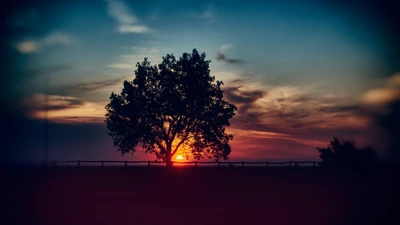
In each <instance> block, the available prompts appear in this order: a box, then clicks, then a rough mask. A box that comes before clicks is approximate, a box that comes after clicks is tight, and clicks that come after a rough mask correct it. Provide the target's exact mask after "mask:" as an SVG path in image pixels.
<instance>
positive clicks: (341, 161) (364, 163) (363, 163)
mask: <svg viewBox="0 0 400 225" xmlns="http://www.w3.org/2000/svg"><path fill="white" fill-rule="evenodd" d="M317 149H318V151H319V152H320V156H319V157H320V158H321V159H322V160H323V161H322V162H321V166H325V167H336V168H365V167H370V166H373V165H375V164H376V162H377V155H376V154H375V152H374V151H373V150H372V149H371V148H365V149H357V148H356V147H355V145H354V143H353V142H351V141H347V140H342V141H341V140H339V139H338V138H337V137H334V138H333V140H332V141H331V142H330V144H329V145H328V147H326V148H318V147H317Z"/></svg>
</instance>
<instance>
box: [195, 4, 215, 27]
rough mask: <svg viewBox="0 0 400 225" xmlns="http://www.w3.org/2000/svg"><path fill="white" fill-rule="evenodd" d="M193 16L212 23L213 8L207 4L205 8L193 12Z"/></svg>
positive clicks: (213, 18) (213, 17) (213, 19)
mask: <svg viewBox="0 0 400 225" xmlns="http://www.w3.org/2000/svg"><path fill="white" fill-rule="evenodd" d="M193 17H194V18H197V19H201V20H204V21H206V22H209V23H212V22H214V21H215V10H214V7H213V6H211V5H208V6H207V7H206V9H205V10H204V11H203V12H201V13H193Z"/></svg>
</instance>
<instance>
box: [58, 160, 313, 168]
mask: <svg viewBox="0 0 400 225" xmlns="http://www.w3.org/2000/svg"><path fill="white" fill-rule="evenodd" d="M106 163H107V164H108V166H110V164H113V165H115V164H121V165H123V166H125V167H128V165H129V164H136V165H137V164H142V165H147V166H148V167H151V164H154V165H156V164H158V165H165V162H157V161H113V160H69V161H53V165H54V166H59V165H67V166H69V164H74V165H76V166H78V167H80V166H84V165H83V164H85V165H88V164H97V165H101V166H102V167H104V166H106V165H105V164H106ZM173 164H176V165H189V166H194V167H197V166H198V165H216V166H218V167H221V166H229V167H235V166H238V165H239V166H241V167H245V165H263V166H265V167H269V166H271V165H287V166H288V167H299V166H300V165H306V166H312V167H317V166H319V162H316V161H283V162H268V161H264V162H262V161H256V162H245V161H235V162H200V161H185V162H175V161H174V162H173Z"/></svg>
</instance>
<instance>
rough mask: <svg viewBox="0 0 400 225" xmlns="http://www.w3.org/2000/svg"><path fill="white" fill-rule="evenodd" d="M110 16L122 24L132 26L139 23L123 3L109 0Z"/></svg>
mask: <svg viewBox="0 0 400 225" xmlns="http://www.w3.org/2000/svg"><path fill="white" fill-rule="evenodd" d="M107 2H108V14H109V15H110V16H111V17H112V18H113V19H115V20H116V21H118V22H119V23H121V24H131V23H135V22H136V21H137V18H136V16H134V15H133V14H132V13H131V12H130V10H129V8H128V7H127V6H126V5H125V3H124V2H121V1H113V0H107Z"/></svg>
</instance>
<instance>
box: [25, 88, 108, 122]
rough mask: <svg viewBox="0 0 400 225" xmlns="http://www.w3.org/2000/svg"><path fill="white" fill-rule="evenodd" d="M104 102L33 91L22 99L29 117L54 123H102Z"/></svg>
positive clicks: (104, 111)
mask: <svg viewBox="0 0 400 225" xmlns="http://www.w3.org/2000/svg"><path fill="white" fill-rule="evenodd" d="M46 99H47V101H46ZM106 104H107V103H106V102H102V103H98V102H89V101H82V100H80V99H78V98H75V97H71V96H62V95H46V94H43V93H34V94H33V95H32V96H30V97H29V98H26V99H24V100H23V101H22V106H23V107H24V108H25V110H26V111H27V113H28V116H29V117H30V118H32V119H46V118H47V119H48V120H49V121H51V122H54V123H72V122H79V123H102V122H103V120H104V115H105V113H106V110H105V108H104V106H105V105H106ZM46 109H47V110H46Z"/></svg>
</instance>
